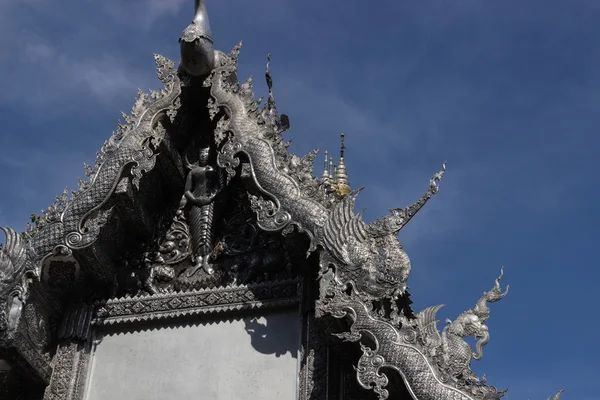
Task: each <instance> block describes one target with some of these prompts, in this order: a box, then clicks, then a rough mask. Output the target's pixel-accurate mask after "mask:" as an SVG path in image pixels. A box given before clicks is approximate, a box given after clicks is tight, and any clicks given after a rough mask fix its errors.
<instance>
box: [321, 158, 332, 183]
mask: <svg viewBox="0 0 600 400" xmlns="http://www.w3.org/2000/svg"><path fill="white" fill-rule="evenodd" d="M328 161H329V153H327V151H325V162H324V163H323V175H322V176H321V182H326V181H329V179H330V178H329V171H328V169H327V163H328Z"/></svg>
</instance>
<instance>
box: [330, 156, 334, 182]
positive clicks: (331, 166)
mask: <svg viewBox="0 0 600 400" xmlns="http://www.w3.org/2000/svg"><path fill="white" fill-rule="evenodd" d="M329 179H332V180H333V158H331V157H330V158H329Z"/></svg>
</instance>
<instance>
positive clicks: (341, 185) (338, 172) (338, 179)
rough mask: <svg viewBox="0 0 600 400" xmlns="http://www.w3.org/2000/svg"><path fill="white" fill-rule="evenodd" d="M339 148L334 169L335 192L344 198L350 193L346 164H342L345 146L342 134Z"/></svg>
mask: <svg viewBox="0 0 600 400" xmlns="http://www.w3.org/2000/svg"><path fill="white" fill-rule="evenodd" d="M341 141H342V143H341V146H340V162H339V163H338V165H337V168H336V169H335V183H336V185H337V191H338V193H339V194H340V195H342V196H345V195H347V194H348V193H350V191H351V189H350V184H349V183H348V175H347V174H346V164H345V163H344V150H346V145H345V143H344V134H343V133H342V134H341Z"/></svg>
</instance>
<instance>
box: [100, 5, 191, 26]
mask: <svg viewBox="0 0 600 400" xmlns="http://www.w3.org/2000/svg"><path fill="white" fill-rule="evenodd" d="M184 5H185V6H187V7H188V8H189V9H190V12H189V15H190V20H191V19H192V16H193V2H191V1H188V0H133V1H126V2H124V1H121V0H107V1H103V2H102V9H103V10H104V12H106V13H107V14H108V15H110V16H111V17H112V18H113V20H114V21H116V22H118V23H120V24H127V25H133V26H135V27H137V28H138V29H141V30H144V31H147V30H149V29H151V28H152V26H153V25H154V23H155V22H156V21H157V20H158V19H160V18H164V17H166V16H175V15H177V14H178V13H179V11H180V10H181V8H182V6H184ZM182 29H183V28H182Z"/></svg>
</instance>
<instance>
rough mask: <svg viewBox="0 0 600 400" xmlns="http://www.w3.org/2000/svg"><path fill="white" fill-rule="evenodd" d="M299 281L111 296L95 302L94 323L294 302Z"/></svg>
mask: <svg viewBox="0 0 600 400" xmlns="http://www.w3.org/2000/svg"><path fill="white" fill-rule="evenodd" d="M300 293H302V286H301V284H300V282H299V281H297V280H293V281H276V282H268V283H262V284H255V285H235V286H227V287H222V288H213V289H203V290H195V291H190V292H184V293H168V294H157V295H154V296H148V295H146V296H136V297H126V298H121V299H111V300H108V301H106V302H103V303H99V304H98V305H97V307H98V309H97V312H96V318H95V319H94V321H93V323H94V324H95V325H114V324H122V323H131V322H137V321H147V320H160V319H164V318H173V317H181V316H188V315H202V314H208V313H217V312H225V311H240V310H252V309H262V308H268V307H282V306H293V305H298V304H299V301H300Z"/></svg>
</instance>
